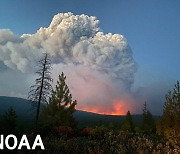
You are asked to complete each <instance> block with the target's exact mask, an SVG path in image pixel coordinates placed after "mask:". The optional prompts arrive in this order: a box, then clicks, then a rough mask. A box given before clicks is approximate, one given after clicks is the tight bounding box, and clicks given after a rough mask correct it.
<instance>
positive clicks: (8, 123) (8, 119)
mask: <svg viewBox="0 0 180 154" xmlns="http://www.w3.org/2000/svg"><path fill="white" fill-rule="evenodd" d="M16 119H17V115H16V112H15V111H14V109H13V108H12V107H10V108H9V109H8V111H7V112H5V116H4V118H3V127H4V131H5V132H6V133H14V132H15V130H16V127H17V121H16Z"/></svg>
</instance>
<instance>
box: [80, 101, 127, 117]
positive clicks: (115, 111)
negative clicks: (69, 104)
mask: <svg viewBox="0 0 180 154" xmlns="http://www.w3.org/2000/svg"><path fill="white" fill-rule="evenodd" d="M77 109H78V110H82V111H87V112H92V113H97V114H105V115H125V114H126V113H127V111H128V110H129V109H128V106H127V105H126V104H125V103H124V102H122V101H115V102H114V103H112V108H111V109H109V108H108V106H107V107H106V105H105V106H103V107H102V106H98V105H97V106H93V107H92V106H87V107H77Z"/></svg>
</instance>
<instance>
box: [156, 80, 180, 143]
mask: <svg viewBox="0 0 180 154" xmlns="http://www.w3.org/2000/svg"><path fill="white" fill-rule="evenodd" d="M159 130H162V133H163V134H164V135H165V136H167V137H173V138H174V140H175V138H178V140H180V131H179V130H180V85H179V82H178V81H177V83H176V84H175V86H174V91H173V92H171V91H169V93H168V94H166V102H165V104H164V110H163V116H162V118H161V120H160V124H159Z"/></svg>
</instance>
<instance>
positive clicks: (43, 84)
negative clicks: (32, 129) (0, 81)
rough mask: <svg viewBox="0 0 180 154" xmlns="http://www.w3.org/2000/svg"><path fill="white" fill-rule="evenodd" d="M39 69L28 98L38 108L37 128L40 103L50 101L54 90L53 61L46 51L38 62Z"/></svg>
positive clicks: (37, 116)
mask: <svg viewBox="0 0 180 154" xmlns="http://www.w3.org/2000/svg"><path fill="white" fill-rule="evenodd" d="M37 66H38V70H37V72H36V74H37V75H38V77H37V79H36V80H35V84H34V85H33V86H31V87H30V89H31V90H30V91H29V93H28V99H29V100H31V102H32V106H33V107H35V108H36V118H35V125H36V129H37V127H38V119H39V112H40V105H41V104H42V103H43V104H46V103H48V99H49V97H50V95H51V92H52V85H51V83H52V81H53V80H52V78H51V72H50V70H51V68H52V67H51V61H50V59H49V58H48V54H47V53H45V54H44V55H43V58H42V59H41V60H40V61H39V62H38V65H37Z"/></svg>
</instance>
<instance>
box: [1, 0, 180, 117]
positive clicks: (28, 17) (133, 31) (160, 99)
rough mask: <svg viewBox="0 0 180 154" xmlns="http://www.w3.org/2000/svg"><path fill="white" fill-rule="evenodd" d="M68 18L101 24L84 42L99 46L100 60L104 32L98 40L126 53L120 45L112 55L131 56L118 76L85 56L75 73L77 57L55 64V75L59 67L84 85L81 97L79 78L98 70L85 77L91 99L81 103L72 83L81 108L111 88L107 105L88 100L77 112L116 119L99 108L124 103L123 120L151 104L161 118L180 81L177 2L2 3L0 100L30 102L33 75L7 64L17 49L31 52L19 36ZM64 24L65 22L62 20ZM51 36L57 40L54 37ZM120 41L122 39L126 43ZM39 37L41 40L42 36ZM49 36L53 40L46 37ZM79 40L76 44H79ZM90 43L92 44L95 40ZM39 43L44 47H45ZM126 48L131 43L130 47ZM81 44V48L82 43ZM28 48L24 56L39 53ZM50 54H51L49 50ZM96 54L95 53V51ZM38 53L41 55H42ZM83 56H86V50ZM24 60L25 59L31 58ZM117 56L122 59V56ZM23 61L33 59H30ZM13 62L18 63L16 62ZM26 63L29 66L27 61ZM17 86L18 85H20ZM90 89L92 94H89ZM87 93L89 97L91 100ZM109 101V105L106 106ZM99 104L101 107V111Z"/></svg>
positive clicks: (44, 0) (179, 3)
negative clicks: (24, 99)
mask: <svg viewBox="0 0 180 154" xmlns="http://www.w3.org/2000/svg"><path fill="white" fill-rule="evenodd" d="M67 12H71V13H72V14H70V15H69V16H72V18H73V19H74V18H76V17H75V16H76V15H81V14H85V15H87V16H86V19H87V22H88V21H91V18H89V17H90V16H95V17H96V20H99V27H98V30H97V31H96V30H95V28H97V27H96V25H95V23H94V22H96V21H94V20H93V21H92V22H93V23H91V25H90V28H92V31H90V32H89V31H88V32H87V31H86V32H87V38H85V39H84V38H83V39H84V41H87V42H90V43H92V42H93V43H92V44H93V45H94V44H95V46H96V47H97V46H98V51H97V52H98V55H99V54H100V53H101V54H103V52H104V51H105V50H104V46H103V47H102V45H101V46H99V45H98V43H97V42H96V39H95V38H96V37H95V36H96V33H97V32H99V31H100V32H103V34H101V35H100V34H98V37H102V38H104V37H107V38H109V37H112V39H115V42H116V43H118V41H117V40H116V39H118V40H119V39H120V42H119V43H122V45H120V46H121V47H122V48H121V49H120V46H119V44H116V43H114V42H113V47H114V49H112V48H110V49H112V53H113V54H118V52H121V51H127V54H126V55H124V57H125V58H127V59H125V60H129V61H130V62H129V64H128V65H126V64H124V63H123V64H121V65H119V67H123V66H124V69H121V70H120V71H117V69H116V68H115V66H114V64H112V65H111V66H113V67H112V68H110V69H107V68H105V67H106V66H109V65H108V63H107V65H105V64H104V63H103V64H102V63H97V64H92V63H91V61H90V60H89V59H88V57H87V56H86V57H84V56H82V58H83V62H81V60H82V59H81V57H79V59H78V63H79V64H80V65H77V67H76V65H73V66H72V65H71V63H70V61H71V62H72V61H74V60H75V61H76V62H77V57H76V59H74V57H71V58H69V57H66V55H65V56H64V58H65V59H66V61H65V62H64V61H63V65H62V64H61V62H59V61H58V60H57V59H54V61H56V60H57V61H58V62H57V61H56V62H55V63H53V64H54V65H55V70H54V71H53V72H54V74H53V75H54V76H55V75H58V73H60V72H61V71H59V72H57V69H58V66H59V68H60V70H62V71H64V70H63V68H65V69H66V70H65V73H66V72H67V77H68V78H69V80H72V79H70V78H72V76H75V79H76V81H77V82H78V84H81V83H82V87H81V86H80V87H79V88H78V90H77V91H79V92H80V91H82V89H83V87H85V82H84V81H81V78H80V77H78V75H77V76H76V75H75V74H77V72H80V70H81V71H82V70H84V72H81V73H82V74H83V73H84V74H88V73H89V72H91V70H89V69H94V68H95V69H94V72H93V73H94V74H93V75H92V78H93V80H92V78H91V75H90V76H88V77H87V78H86V77H84V76H83V75H82V76H83V78H86V80H87V81H88V82H89V83H91V85H89V86H87V87H88V88H87V87H86V88H87V89H85V90H86V91H87V93H84V96H83V98H82V96H79V95H78V92H77V91H75V90H73V88H74V86H77V85H76V84H77V83H75V81H73V82H72V81H68V82H69V85H70V87H72V91H73V94H74V95H75V98H77V100H78V98H79V100H80V101H79V102H80V104H82V101H83V102H86V100H87V99H89V98H91V96H94V94H93V93H92V92H91V91H96V90H97V91H102V95H101V97H103V96H106V93H107V91H106V90H104V89H108V88H110V91H111V92H110V93H112V94H111V96H110V97H108V96H107V99H106V100H105V101H104V100H103V99H105V98H103V99H102V98H97V100H92V104H93V105H92V104H91V105H90V103H91V101H90V100H88V101H87V102H86V103H85V105H79V109H83V110H89V111H94V112H99V113H110V114H117V112H118V111H117V110H116V109H115V108H114V107H112V108H111V111H110V110H106V109H103V110H99V109H95V108H98V107H99V106H100V105H103V103H104V104H105V106H106V105H107V106H106V107H107V108H110V105H112V106H113V105H115V106H121V103H119V104H118V103H117V102H123V103H122V106H125V105H126V103H127V102H128V103H127V107H122V108H121V110H123V111H119V114H124V113H126V112H127V110H128V107H129V108H130V110H132V112H133V113H140V112H141V110H142V104H143V103H144V101H147V104H148V106H149V108H150V110H151V111H152V113H153V114H161V113H162V106H163V104H164V101H165V100H164V98H165V94H166V93H167V92H168V91H169V90H171V89H172V88H173V86H174V84H175V82H176V81H177V80H179V79H180V69H179V66H180V51H179V49H180V1H179V0H173V1H170V0H159V1H156V0H151V1H144V0H135V1H130V0H113V1H110V0H97V1H95V0H94V1H93V0H53V1H50V0H38V1H37V0H23V1H21V0H16V1H11V0H2V1H1V2H0V95H8V96H17V97H26V95H27V92H28V90H29V86H30V84H32V83H33V80H34V78H33V73H32V72H33V71H32V72H28V71H23V69H24V67H25V66H22V65H21V66H19V65H17V69H16V68H15V67H13V66H12V64H10V63H9V62H7V61H6V60H7V59H6V60H5V59H3V58H4V57H5V58H7V57H11V56H8V55H7V53H10V52H13V53H14V52H16V50H17V49H20V50H22V51H21V52H23V50H28V49H27V48H26V47H27V46H26V47H25V46H22V42H23V43H24V41H27V39H28V41H27V42H28V44H30V43H32V42H30V43H29V39H30V37H31V36H24V37H23V40H22V37H21V36H22V35H23V34H35V33H38V32H37V30H39V29H40V27H44V28H48V27H49V25H50V23H51V21H52V20H53V17H54V16H55V15H57V14H58V13H67ZM62 16H63V15H62ZM58 18H60V17H58ZM62 18H64V16H63V17H62ZM72 18H71V19H72ZM84 18H85V17H83V18H78V20H79V21H81V20H83V19H84ZM58 20H60V19H58ZM54 21H55V20H54ZM57 27H58V25H57ZM78 28H79V27H78ZM2 29H9V31H3V32H2V33H1V31H2ZM79 29H80V31H81V30H82V29H81V28H79ZM11 32H12V34H11ZM86 32H83V33H82V36H86V35H85V34H86ZM53 33H54V34H55V32H53ZM89 33H91V34H89ZM108 33H112V35H113V34H120V35H118V36H117V38H116V37H115V36H112V35H105V34H108ZM46 34H47V32H46ZM121 35H123V37H122V38H121ZM38 36H42V35H40V34H39V33H38ZM47 36H52V35H50V34H47ZM69 37H70V36H68V38H69ZM77 37H78V36H77ZM77 37H72V38H74V39H76V38H77ZM119 37H120V38H119ZM33 38H35V39H37V38H36V37H34V36H33V37H31V39H33ZM65 38H66V37H65ZM92 38H94V39H93V40H92ZM5 39H6V40H5ZM77 40H78V39H77ZM126 40H127V42H126ZM78 41H79V40H78ZM106 41H107V40H106ZM8 42H13V45H12V44H10V45H9V44H8ZM19 42H20V43H19ZM37 42H38V41H37ZM48 42H50V44H49V46H50V45H52V40H50V41H48ZM40 43H41V44H43V43H42V42H40ZM46 43H47V42H46ZM76 43H77V42H76ZM80 43H82V42H80ZM104 43H105V44H106V43H107V44H108V45H107V47H109V46H111V45H112V44H111V43H112V40H111V41H110V42H108V41H107V42H104ZM126 43H128V45H127V44H126ZM6 44H7V45H6ZM77 44H78V45H79V42H78V43H77ZM92 44H91V45H92ZM15 46H16V49H15ZM49 46H48V47H47V46H45V47H43V49H46V50H50V47H49ZM59 46H60V45H59ZM129 46H130V48H129ZM28 48H30V51H26V52H32V53H35V52H36V50H37V49H35V48H34V46H33V47H31V46H30V45H29V46H28ZM63 48H64V47H63ZM87 48H88V47H87ZM10 49H12V51H10ZM43 49H42V50H43ZM72 49H73V50H74V52H75V51H76V50H82V49H81V47H80V46H78V48H77V46H76V45H75V44H73V45H72ZM88 49H89V48H88ZM101 49H102V50H101ZM51 50H53V49H52V48H51ZM89 50H90V49H89ZM92 50H93V52H94V49H92ZM115 50H116V51H115ZM5 52H6V53H5ZM37 52H39V49H38V50H37ZM52 52H53V53H52V57H53V56H55V53H57V52H56V51H55V49H54V51H52ZM82 52H84V51H83V50H82ZM3 54H4V55H3ZM2 55H3V56H2ZM25 55H26V56H27V54H25ZM33 55H35V54H33ZM82 55H83V54H82ZM91 56H92V55H91ZM119 56H120V57H121V55H119ZM59 57H61V58H62V55H59ZM23 58H27V59H31V58H29V57H23ZM90 58H92V57H90ZM106 58H107V57H106ZM108 58H109V57H108ZM32 59H33V58H32ZM86 60H87V61H86ZM29 61H31V60H29ZM92 61H93V60H92ZM107 61H108V62H109V63H113V62H117V57H115V58H114V59H113V58H112V59H108V60H107ZM12 62H14V61H13V60H12ZM86 62H87V63H86ZM14 63H15V62H14ZM24 63H26V61H25V62H24ZM24 63H23V64H24ZM64 64H65V65H64ZM101 64H102V65H101ZM34 65H35V64H34ZM66 65H67V67H68V68H67V67H66ZM117 65H118V64H117ZM18 66H19V69H18ZM85 67H86V68H85ZM27 70H28V69H27ZM72 70H75V72H76V73H72ZM111 70H112V72H111ZM122 70H124V72H125V73H124V72H122ZM129 70H130V71H129ZM113 71H114V72H113ZM105 72H106V73H105ZM104 74H105V75H104ZM114 74H115V76H116V77H115V81H117V82H116V83H117V84H119V86H116V85H115V84H114V83H112V80H113V79H114ZM122 74H125V76H126V75H127V74H130V77H128V78H130V79H127V81H125V79H124V76H123V75H122ZM68 75H69V76H68ZM97 76H98V78H97ZM126 77H127V76H126ZM32 78H33V80H32ZM89 78H90V80H89ZM99 78H101V79H102V78H103V82H102V83H99V82H98V81H99ZM118 79H119V80H118ZM17 80H18V81H19V82H17ZM113 82H114V81H113ZM97 83H98V84H97ZM103 83H107V85H106V84H105V85H106V86H104V84H103ZM71 84H72V85H71ZM93 84H95V85H98V86H99V87H98V88H94V87H93ZM112 85H113V86H112ZM91 86H92V87H91ZM104 87H105V88H104ZM122 87H123V88H122ZM70 89H71V88H70ZM74 89H75V88H74ZM88 89H90V90H89V92H88ZM114 89H115V91H116V92H117V91H118V93H121V94H120V95H121V96H117V95H118V93H117V94H115V93H116V92H113V90H114ZM103 90H104V91H103ZM88 93H89V94H90V95H89V96H88ZM125 95H127V96H125ZM98 97H100V96H98ZM111 98H115V100H112V99H111ZM93 99H95V98H93ZM119 100H120V101H119ZM101 101H102V102H103V103H102V102H101ZM106 101H109V102H111V103H107V102H106ZM114 101H116V103H114ZM98 102H99V103H100V105H97V104H98ZM86 105H87V107H86ZM117 108H118V107H117ZM135 108H136V109H135ZM124 110H125V111H124ZM115 112H116V113H115Z"/></svg>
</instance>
